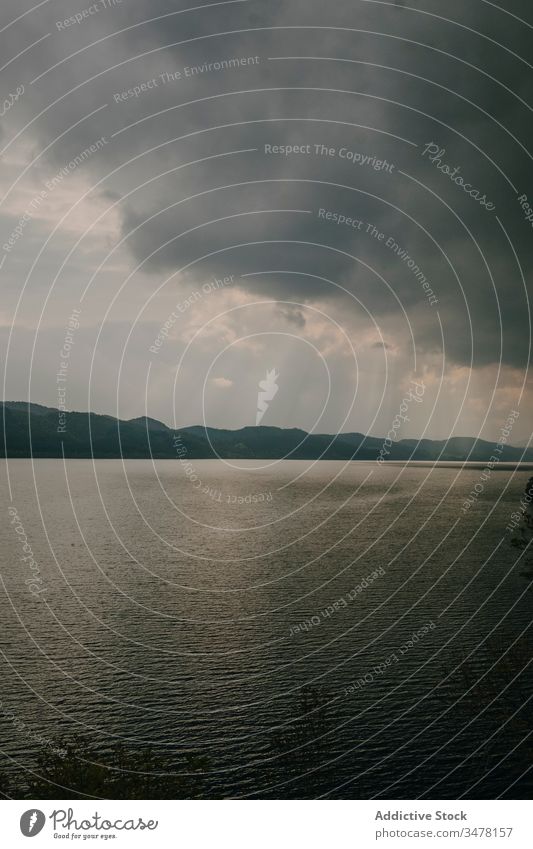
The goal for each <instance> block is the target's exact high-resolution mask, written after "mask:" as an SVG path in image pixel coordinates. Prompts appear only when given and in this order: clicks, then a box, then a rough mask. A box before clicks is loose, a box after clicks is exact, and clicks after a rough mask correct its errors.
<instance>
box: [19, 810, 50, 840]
mask: <svg viewBox="0 0 533 849" xmlns="http://www.w3.org/2000/svg"><path fill="white" fill-rule="evenodd" d="M45 822H46V817H45V815H44V814H43V812H42V811H39V810H37V808H30V810H29V811H25V812H24V813H23V814H22V816H21V818H20V830H21V832H22V833H23V835H24V837H35V835H36V834H39V832H40V831H42V829H43V826H44V824H45Z"/></svg>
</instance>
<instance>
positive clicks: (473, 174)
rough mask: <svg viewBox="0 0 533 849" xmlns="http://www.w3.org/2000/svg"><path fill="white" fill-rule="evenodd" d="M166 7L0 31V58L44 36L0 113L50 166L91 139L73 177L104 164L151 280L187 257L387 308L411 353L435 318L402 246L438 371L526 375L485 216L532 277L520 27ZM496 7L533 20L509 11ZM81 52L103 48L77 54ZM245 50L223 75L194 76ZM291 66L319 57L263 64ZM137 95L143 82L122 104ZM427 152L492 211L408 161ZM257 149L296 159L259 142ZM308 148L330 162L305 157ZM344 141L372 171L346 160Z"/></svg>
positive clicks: (506, 254)
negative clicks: (442, 358) (435, 153)
mask: <svg viewBox="0 0 533 849" xmlns="http://www.w3.org/2000/svg"><path fill="white" fill-rule="evenodd" d="M191 5H192V4H191ZM182 8H186V5H185V4H184V5H183V7H182ZM178 11H180V10H177V9H175V8H174V7H173V6H172V5H170V4H168V3H164V2H156V3H153V2H150V3H148V2H142V3H135V4H133V3H132V4H131V5H130V4H128V3H127V0H123V3H122V5H121V7H117V9H112V10H109V11H104V10H102V11H99V12H98V14H94V15H93V16H92V17H91V18H90V19H87V20H83V21H82V22H81V23H77V24H75V25H73V26H70V27H69V28H67V29H66V30H61V31H59V30H58V27H57V22H58V21H60V20H61V19H62V18H63V17H64V18H67V17H68V16H69V15H72V14H73V12H74V10H73V9H72V8H71V7H70V4H67V3H63V4H54V5H53V7H52V6H51V4H47V5H45V6H43V7H42V8H40V9H39V10H37V11H36V12H34V13H32V14H30V15H28V16H27V17H26V18H24V19H23V20H22V21H21V22H20V24H17V25H16V26H15V27H12V28H11V29H10V30H9V45H10V55H15V54H16V53H17V52H18V51H19V50H22V49H24V47H25V46H27V45H28V44H29V43H32V42H33V41H35V40H36V39H38V38H39V37H40V36H42V35H43V34H45V33H46V32H50V33H51V36H50V37H49V38H47V39H45V40H44V41H42V43H41V44H40V45H39V46H38V47H37V48H35V49H34V50H32V51H31V52H29V53H27V54H25V58H24V63H23V64H21V63H20V62H14V63H13V64H12V65H11V66H10V67H9V69H8V70H7V71H6V73H7V77H6V79H8V80H9V81H10V82H11V84H12V85H15V84H16V82H17V80H18V81H19V82H20V81H21V80H23V81H24V84H25V85H26V86H27V92H26V94H25V97H24V99H23V101H22V103H21V104H20V107H19V108H18V110H17V112H16V114H15V110H13V118H14V119H16V122H17V124H18V125H19V126H21V122H22V119H23V118H24V119H25V120H32V124H31V127H30V128H28V130H27V131H26V132H25V134H24V136H23V137H24V138H26V137H27V138H28V139H30V140H31V141H32V142H33V144H34V149H35V151H38V150H40V149H43V148H44V147H46V146H47V145H49V144H50V143H51V142H53V141H54V139H56V138H57V137H58V136H61V134H64V135H62V137H61V138H60V139H59V140H58V141H55V142H54V143H53V144H52V145H51V147H50V148H49V149H48V151H47V152H46V154H45V157H46V161H47V162H51V163H53V164H54V165H55V166H58V167H59V166H60V165H62V164H64V163H65V162H66V161H68V160H69V158H71V157H73V156H75V155H76V154H77V153H78V152H79V151H80V150H83V148H85V147H86V145H87V143H88V142H91V141H92V140H93V139H96V138H98V137H100V136H106V137H107V139H108V140H109V141H108V144H107V145H106V147H105V150H103V151H102V153H101V155H98V156H95V157H94V158H93V159H92V160H91V161H90V162H88V163H87V166H86V168H87V171H88V172H89V173H91V174H92V177H93V179H94V180H95V181H96V180H100V179H102V178H103V177H106V175H108V174H110V173H111V172H112V171H115V169H118V170H117V171H116V172H115V173H114V174H112V175H111V176H109V177H107V178H106V180H105V181H104V182H103V183H102V186H101V189H100V191H101V192H102V195H105V197H106V198H109V199H110V201H113V200H115V199H116V198H118V197H121V198H122V199H123V200H122V202H121V204H120V207H119V209H120V215H121V220H122V234H123V237H124V238H125V240H126V244H127V246H128V249H129V250H130V252H131V255H132V258H133V259H134V261H135V263H142V267H143V270H144V271H149V272H151V273H152V274H153V275H154V285H156V284H157V285H159V282H160V281H161V280H162V279H163V278H164V277H165V276H167V275H171V274H172V273H173V272H175V271H176V270H177V269H180V268H182V267H184V266H189V265H190V264H191V263H194V266H193V267H194V269H195V273H198V275H199V276H201V277H208V276H210V275H213V274H214V275H217V274H221V273H223V272H224V271H226V270H227V271H228V272H231V273H235V274H236V275H237V276H239V280H240V283H239V285H241V286H243V287H245V288H247V289H249V290H250V291H253V292H258V293H260V294H262V295H264V294H267V295H269V296H271V297H275V298H280V299H285V300H294V301H296V302H305V303H308V302H314V301H324V300H328V299H329V300H335V301H336V302H337V303H342V302H344V301H345V302H346V305H347V306H346V309H360V310H361V311H362V312H364V311H365V310H367V311H368V312H369V313H370V314H371V315H372V316H374V317H375V318H376V319H377V320H379V319H380V317H383V316H390V315H394V314H396V315H397V317H398V325H399V327H400V326H404V325H406V321H407V320H408V321H411V322H413V325H414V328H415V334H416V341H417V345H418V346H419V348H420V350H421V351H422V352H424V351H425V352H434V351H439V350H440V349H441V347H442V343H441V334H440V328H439V323H438V320H437V317H436V310H435V308H434V307H432V306H431V305H430V304H429V303H428V299H427V297H426V294H425V291H424V290H423V289H422V287H421V285H420V283H419V280H418V279H416V277H415V276H414V275H413V272H412V270H411V269H410V268H409V266H408V264H407V261H405V259H404V258H402V256H399V255H398V254H400V253H401V252H403V254H407V255H408V256H409V258H412V261H413V262H414V263H415V264H416V266H417V268H418V269H419V270H420V271H421V273H423V274H424V276H425V278H427V280H428V281H429V283H430V285H431V289H432V291H433V292H434V293H435V296H436V297H437V298H438V313H439V315H440V319H441V321H442V325H443V333H444V344H445V350H446V356H447V357H448V358H449V360H450V361H451V362H457V363H460V364H470V362H471V361H472V356H473V357H474V364H475V365H478V366H481V365H485V364H487V363H494V362H498V361H499V360H500V357H501V358H502V359H503V361H504V362H505V363H507V364H509V365H513V366H517V367H522V366H524V365H525V363H526V361H527V356H528V344H529V336H528V334H529V328H528V320H529V316H528V309H527V301H526V297H525V292H524V287H523V285H522V282H521V279H520V272H519V269H518V266H517V264H516V261H515V258H514V255H513V249H512V248H511V247H510V246H509V243H508V242H507V239H506V237H505V235H504V231H503V228H502V226H501V225H503V227H505V229H506V230H507V231H508V232H509V233H510V234H511V237H512V240H513V245H514V249H515V250H516V252H517V254H518V255H519V257H520V260H521V262H522V265H523V267H524V269H525V273H526V277H527V280H528V281H529V279H530V274H531V271H530V269H531V261H532V259H533V256H532V240H531V229H530V227H529V225H528V224H526V223H525V222H524V221H523V215H522V213H521V210H520V208H519V205H518V203H517V199H516V194H519V195H520V194H522V193H523V192H525V193H527V192H528V187H529V186H530V185H531V175H532V172H533V169H532V167H531V157H530V154H529V153H528V151H527V148H528V143H529V139H530V137H531V134H532V131H533V121H532V119H531V114H532V113H531V106H530V105H529V99H530V95H529V91H530V88H531V85H530V84H531V74H532V70H531V67H530V66H529V65H528V62H529V61H530V59H531V50H530V44H531V34H532V30H531V28H530V27H529V26H528V25H526V24H524V23H521V22H520V21H519V20H517V19H516V18H515V17H513V16H512V15H511V14H506V13H505V12H504V11H498V10H497V9H496V8H495V7H494V6H493V5H491V4H488V3H485V2H482V0H476V2H472V3H468V4H464V3H459V2H453V3H449V2H446V3H444V2H442V0H433V2H430V3H428V2H425V3H423V4H422V3H418V2H413V3H410V4H409V7H407V6H406V4H405V3H398V2H397V3H394V4H387V3H372V2H365V3H363V2H360V3H355V4H354V3H353V2H340V1H339V0H337V2H333V3H330V4H327V5H325V4H323V3H319V2H318V1H317V0H316V2H315V0H295V2H276V3H273V2H271V0H269V2H266V1H265V2H248V3H228V4H220V5H211V4H206V8H205V9H203V10H198V11H193V12H186V13H183V14H175V13H176V12H178ZM508 11H509V12H512V13H513V14H515V15H519V16H522V17H525V16H527V15H528V14H529V12H528V6H527V4H525V3H518V2H517V3H514V4H513V5H512V7H510V8H509V9H508ZM18 14H20V6H19V4H18V3H15V2H14V0H9V2H7V3H5V4H4V6H3V11H2V15H3V17H4V19H5V20H9V19H10V18H11V17H16V16H17V15H18ZM148 19H150V22H149V23H142V22H143V21H145V20H148ZM445 19H448V20H445ZM453 21H455V22H456V23H455V24H454V23H453ZM141 24H142V25H141ZM123 28H126V31H124V32H122V33H118V34H117V35H113V33H115V32H116V31H118V30H121V29H123ZM475 31H479V33H480V34H477V33H476V32H475ZM4 35H5V34H4ZM90 42H99V43H95V44H94V46H92V47H91V48H89V49H85V48H86V45H87V44H89V43H90ZM77 51H78V52H77ZM76 52H77V55H76V56H73V58H70V59H68V60H66V61H62V60H63V59H65V57H67V56H69V55H70V54H73V53H76ZM256 56H258V57H259V62H258V63H257V64H254V63H253V62H250V64H248V65H246V66H242V67H239V68H238V69H236V68H228V69H224V70H221V71H217V70H213V69H211V70H209V68H208V67H206V66H209V63H212V64H213V63H215V62H220V61H222V60H226V61H227V60H229V59H231V58H234V57H250V59H251V58H252V57H256ZM287 56H288V57H322V59H318V58H315V59H305V58H303V59H299V58H290V59H279V60H277V61H273V60H269V57H287ZM331 57H333V58H334V59H335V61H330V58H331ZM520 57H523V60H522V59H521V58H520ZM339 59H341V60H346V61H338V60H339ZM58 62H59V63H60V64H59V65H58V67H56V68H55V69H52V70H50V71H49V72H47V73H44V72H46V71H47V69H48V68H51V66H53V65H55V64H57V63H58ZM202 67H204V68H205V70H204V71H198V72H197V73H195V74H194V75H193V76H187V72H186V70H185V69H186V68H202ZM43 73H44V76H42V77H41V78H40V79H38V80H37V81H36V82H35V83H34V84H33V85H29V82H30V80H31V79H33V78H34V77H35V76H37V75H39V74H43ZM177 73H179V74H180V75H181V76H180V77H179V78H176V79H175V78H174V77H175V76H176V74H177ZM165 75H167V77H169V79H166V78H165ZM150 81H153V82H152V84H151V87H149V86H150ZM134 86H140V87H142V86H145V88H144V90H142V91H140V92H139V94H138V96H135V95H130V94H128V92H131V90H132V89H133V87H134ZM251 90H252V91H251ZM69 91H70V92H71V93H68V92H69ZM243 91H246V92H248V93H239V94H237V93H236V92H243ZM59 98H61V99H60V100H59V102H58V103H57V104H56V105H54V106H52V107H50V108H48V109H47V110H46V111H45V112H44V114H43V115H42V116H40V117H39V118H37V119H35V115H36V114H37V113H38V112H40V111H41V110H42V109H45V108H46V107H47V105H48V104H51V103H52V102H53V101H55V100H58V99H59ZM194 101H197V102H194ZM523 101H524V102H523ZM99 107H103V108H102V109H100V111H98V112H96V113H95V114H93V115H92V116H91V117H90V118H88V119H87V120H81V119H82V118H83V117H84V116H87V115H89V114H90V113H92V112H94V110H97V109H98V108H99ZM158 113H161V114H158ZM77 122H79V123H78V124H77V126H73V125H75V124H76V123H77ZM136 122H140V123H137V124H136V125H135V123H136ZM129 125H135V126H131V128H129V129H124V128H125V127H128V126H129ZM228 125H233V126H228ZM214 128H218V129H214ZM119 131H122V132H119ZM117 132H119V134H118V135H115V136H114V137H113V135H114V134H115V133H117ZM176 139H179V141H175V140H176ZM430 142H434V143H435V145H437V146H438V147H439V148H441V149H444V150H445V153H444V154H443V155H442V161H443V163H446V164H448V165H449V166H450V168H452V169H453V168H455V167H456V166H457V167H459V168H460V173H461V174H462V175H464V178H465V180H466V181H467V182H468V183H469V184H471V185H472V186H474V187H476V188H479V191H480V195H485V196H486V197H487V198H489V199H490V200H491V201H493V202H494V204H495V207H496V209H495V211H492V212H491V211H488V210H487V209H485V208H484V207H482V206H480V204H479V203H478V202H477V201H476V200H474V199H472V198H471V197H469V196H467V195H466V194H465V193H464V192H463V191H462V190H461V188H460V187H458V186H457V185H456V184H454V183H452V182H451V180H450V179H449V177H447V176H446V175H445V174H443V173H442V171H440V170H438V168H437V167H436V166H435V165H432V164H431V163H430V162H429V160H428V157H427V156H426V157H424V156H422V151H423V150H424V147H425V145H426V144H428V143H430ZM265 145H271V146H275V145H285V146H286V145H292V146H300V147H305V148H306V151H307V150H310V151H311V152H310V153H307V152H306V153H294V154H291V155H289V156H284V155H283V153H281V154H267V153H265ZM315 145H324V146H325V147H326V148H328V149H334V150H335V154H334V155H332V156H328V155H327V154H320V155H316V153H315ZM154 148H156V149H155V150H154ZM343 148H345V149H346V151H347V152H350V151H351V152H353V153H354V154H357V156H359V157H360V161H362V160H363V158H364V157H366V163H368V162H369V161H370V160H371V159H372V157H375V159H374V165H372V164H352V162H351V161H350V160H349V159H347V158H346V156H340V155H339V152H340V151H341V150H342V149H343ZM235 151H246V152H235ZM197 160H203V161H202V162H197V164H195V165H187V164H186V163H188V162H194V161H197ZM376 162H388V163H390V165H392V168H391V169H390V170H386V169H385V168H384V169H383V170H379V169H377V168H376V167H375V163H376ZM166 172H168V173H166ZM400 172H403V173H400ZM161 175H162V176H161ZM417 181H419V182H417ZM143 183H146V185H145V186H143V187H141V184H143ZM419 183H421V184H422V185H420V184H419ZM236 184H241V185H236ZM432 193H435V195H437V196H435V195H434V194H432ZM192 196H195V197H194V198H192ZM189 197H191V198H192V199H191V200H187V201H184V199H185V198H189ZM448 206H449V207H450V208H448ZM280 210H281V211H280ZM283 210H299V211H298V212H288V211H283ZM321 210H323V211H325V213H327V212H330V213H335V214H336V215H337V220H334V219H332V218H330V219H329V220H328V219H327V218H326V217H325V214H324V215H322V216H321V214H320V211H321ZM338 216H344V217H345V218H349V219H352V220H356V221H359V222H361V227H355V226H353V225H352V224H346V223H342V224H341V223H338ZM498 219H499V220H498ZM499 221H501V224H500V223H499ZM370 225H374V227H375V228H376V231H377V232H379V233H382V234H383V238H382V239H380V238H379V237H376V236H375V235H374V234H373V233H374V231H373V230H371V231H369V226H370ZM186 231H190V232H188V233H187V232H186ZM389 240H393V242H394V243H395V244H396V245H397V246H398V253H395V251H394V250H393V249H391V248H390V247H388V242H389ZM249 243H255V244H253V245H251V244H249ZM232 246H234V247H232ZM208 254H211V256H208ZM200 257H205V258H204V259H202V260H201V261H199V258H200ZM352 257H356V260H355V261H354V259H353V258H352ZM265 271H268V272H275V273H269V274H260V273H258V272H265ZM282 272H286V273H282ZM491 274H492V279H491ZM240 275H252V276H249V277H242V278H241V277H240ZM320 278H325V279H320ZM382 278H383V279H382ZM335 284H337V285H335ZM176 285H177V284H176ZM350 296H354V297H355V298H356V299H357V301H358V302H359V304H360V306H358V307H355V306H354V302H353V300H352V298H351V297H350ZM295 315H297V313H296V314H295ZM287 318H288V319H289V320H290V321H294V320H295V317H294V315H290V314H287ZM500 337H502V339H503V342H500Z"/></svg>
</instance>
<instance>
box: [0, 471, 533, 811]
mask: <svg viewBox="0 0 533 849" xmlns="http://www.w3.org/2000/svg"><path fill="white" fill-rule="evenodd" d="M0 463H1V464H2V465H1V472H0V474H1V494H2V512H1V514H0V515H1V520H0V551H1V552H2V558H1V578H2V594H3V599H2V604H1V608H0V648H1V650H2V659H1V663H2V692H1V700H2V710H1V712H0V730H1V750H2V761H3V769H5V770H7V771H9V770H17V769H19V766H20V765H22V766H27V765H31V763H32V758H33V757H34V756H35V754H36V752H37V750H38V749H39V743H38V742H37V741H36V736H37V735H39V734H41V735H43V736H45V737H46V738H50V739H52V738H54V737H55V736H56V735H58V734H67V735H70V734H72V735H74V734H76V733H78V732H79V731H85V732H86V731H88V730H90V733H91V735H92V736H93V738H94V739H95V740H97V741H98V743H99V745H100V746H101V749H102V752H105V750H106V747H108V746H110V745H111V744H113V743H114V742H116V741H117V740H118V739H122V740H124V741H126V742H127V743H128V745H131V746H134V747H142V746H145V745H148V744H150V743H152V744H153V745H154V746H155V747H156V748H161V750H162V751H163V750H164V751H166V752H171V753H173V754H174V753H175V755H176V759H177V760H178V759H179V756H180V755H181V754H182V753H184V752H197V753H202V754H204V755H207V757H208V759H209V767H208V776H207V790H206V792H207V793H208V794H210V795H213V796H218V797H241V796H251V797H253V796H256V797H268V796H274V797H278V798H285V797H286V798H293V797H297V798H308V797H317V796H327V797H331V798H358V797H373V796H380V795H381V796H383V797H389V798H402V797H404V798H414V797H418V796H424V795H425V796H427V797H429V798H439V797H440V798H445V797H449V798H455V797H458V796H461V795H462V794H465V795H467V796H468V795H469V796H471V797H473V798H482V797H483V796H488V797H494V796H498V795H500V794H503V795H508V796H510V797H514V798H520V797H526V796H529V795H530V793H531V784H532V782H531V779H530V778H528V775H527V769H528V767H529V766H530V764H531V744H529V747H528V744H527V742H522V741H524V740H525V738H526V737H527V735H528V734H529V733H530V731H531V729H532V727H533V724H532V723H531V719H530V713H531V711H529V712H528V713H527V714H526V713H525V711H524V710H523V709H522V705H523V702H524V701H525V699H527V698H528V697H529V695H530V693H531V680H530V679H528V678H527V677H526V673H523V672H522V671H521V670H522V669H523V667H524V666H525V665H526V664H527V662H528V660H529V659H530V657H531V653H530V651H529V650H528V646H529V643H528V642H527V639H526V638H525V637H524V636H523V635H524V633H525V632H526V631H527V628H528V626H529V625H530V622H531V592H530V588H531V586H532V584H531V583H530V582H529V580H528V579H527V577H524V575H523V574H522V573H524V572H529V571H530V570H531V566H528V565H527V564H524V562H523V558H522V560H520V561H518V562H517V560H518V558H519V557H520V554H521V552H520V551H517V550H516V549H514V548H512V546H511V545H510V543H509V533H508V532H506V525H507V523H508V522H509V520H510V514H511V513H512V512H513V511H514V510H515V509H516V507H517V505H518V502H519V500H520V497H521V495H522V494H523V491H524V487H525V482H526V480H527V478H528V476H529V474H531V473H529V474H528V473H527V472H525V471H512V470H506V469H503V468H501V469H499V470H497V471H496V470H495V471H494V472H493V474H492V476H491V478H490V480H489V481H487V482H486V483H485V484H484V491H483V492H482V493H481V494H480V495H479V497H478V498H477V500H476V501H475V503H474V504H473V505H472V507H471V508H470V509H469V510H468V511H467V512H466V513H463V512H462V510H461V507H462V505H463V502H464V500H465V499H466V497H467V496H468V494H469V493H470V491H471V490H472V489H473V487H474V486H475V485H476V484H477V483H479V481H480V475H481V473H482V467H480V466H476V465H472V466H470V467H467V468H463V469H461V468H460V467H458V466H457V467H456V466H454V465H453V464H450V465H447V466H441V467H439V468H432V467H431V466H429V465H427V466H426V465H424V464H418V465H409V466H405V465H401V464H390V465H385V466H382V467H378V466H377V465H376V464H373V463H348V464H344V463H335V462H318V463H315V464H314V465H312V464H309V463H307V462H299V461H295V462H290V461H283V462H276V463H274V464H272V465H269V466H266V467H264V468H254V465H258V464H254V463H252V462H249V463H248V462H246V463H239V466H240V468H235V467H232V466H230V465H228V464H225V463H223V462H222V461H211V460H204V461H194V463H193V465H194V472H193V473H192V475H191V477H190V479H189V478H187V476H186V475H185V471H184V469H183V468H182V467H181V466H180V464H179V463H178V462H173V461H159V462H156V463H155V464H152V463H151V462H150V461H142V460H140V461H126V462H125V463H122V461H120V460H108V461H96V462H95V463H94V464H93V463H92V462H91V461H87V460H68V461H66V462H65V463H63V462H62V461H60V460H37V461H35V462H33V464H32V462H31V461H30V460H11V461H9V467H8V469H9V478H10V482H11V488H12V493H11V494H12V500H10V499H9V495H8V487H7V475H6V472H7V468H6V463H5V461H0ZM10 508H11V509H16V511H17V515H18V518H19V520H20V523H19V525H18V526H19V527H20V525H22V527H23V529H24V531H25V533H26V534H27V539H28V544H29V545H31V549H32V553H33V556H34V558H35V560H36V561H37V563H38V568H39V573H38V576H37V577H38V578H40V579H41V580H40V582H39V583H37V582H36V581H35V580H34V583H33V584H28V583H25V581H28V580H31V579H32V577H33V579H35V578H36V575H37V573H36V571H35V569H34V572H33V573H32V571H31V569H30V568H29V566H28V561H23V560H21V555H22V554H23V551H22V546H21V540H20V531H19V533H18V534H17V532H16V530H15V525H14V524H12V517H13V514H12V513H11V514H10V513H9V512H8V510H9V509H10ZM32 588H33V589H34V590H35V591H36V590H37V589H39V590H43V591H42V592H39V593H38V594H36V593H32V592H31V589H32ZM413 633H416V634H417V636H416V637H415V638H414V639H412V635H413ZM409 641H410V642H409ZM512 644H513V647H512V649H511V650H510V651H508V652H507V649H508V648H509V646H511V645H512ZM506 652H507V653H506ZM505 653H506V654H505ZM504 654H505V657H503V659H501V660H499V659H500V658H501V657H502V655H504ZM498 661H499V662H498ZM491 667H493V668H492V670H491ZM485 673H487V674H486V675H485ZM481 676H485V677H484V678H482V680H481V681H480V682H479V681H478V679H480V678H481ZM513 679H514V680H513ZM302 688H303V689H302ZM302 693H303V694H304V695H302ZM10 713H12V714H13V715H14V716H15V717H16V718H18V719H19V720H20V721H21V722H23V723H24V726H23V727H22V729H17V728H16V727H15V724H14V721H13V720H12V719H11V718H9V714H10ZM6 714H7V715H6ZM303 715H305V718H302V716H303ZM513 748H514V752H512V754H510V752H511V750H512V749H513ZM289 750H291V751H290V752H289V753H288V751H289Z"/></svg>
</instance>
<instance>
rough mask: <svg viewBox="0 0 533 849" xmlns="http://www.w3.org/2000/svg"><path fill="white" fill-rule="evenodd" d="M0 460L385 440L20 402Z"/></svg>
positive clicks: (262, 455) (419, 450)
mask: <svg viewBox="0 0 533 849" xmlns="http://www.w3.org/2000/svg"><path fill="white" fill-rule="evenodd" d="M0 412H1V413H2V416H3V419H4V420H5V429H4V427H1V428H0V457H6V456H7V457H13V458H15V457H36V458H39V457H41V458H43V457H51V458H52V457H62V456H63V455H64V456H65V457H70V458H80V459H83V458H90V457H94V458H97V459H112V458H117V457H124V458H127V459H147V458H150V457H153V458H154V459H157V460H161V459H179V458H181V459H182V460H183V459H191V460H193V459H196V460H199V459H207V458H213V457H217V456H218V457H223V458H224V459H235V460H237V459H238V460H244V459H249V460H268V459H282V458H287V459H292V460H316V459H324V460H376V459H377V457H378V455H379V452H380V450H381V449H382V448H383V442H384V440H383V438H379V437H375V436H365V435H364V434H362V433H340V434H337V435H328V434H309V433H307V432H306V431H304V430H300V429H298V428H279V427H265V426H262V425H261V426H253V425H250V426H249V427H243V428H240V429H238V430H224V429H220V428H211V427H204V426H203V425H193V426H191V427H185V428H179V429H177V430H174V429H172V428H169V427H168V426H167V425H166V424H164V423H163V422H160V421H157V419H152V418H150V417H147V416H140V417H138V418H135V419H130V420H128V421H123V420H121V419H116V418H114V417H113V416H108V415H100V414H98V413H77V412H72V413H65V414H64V417H63V418H62V423H64V431H63V432H59V433H58V424H59V411H58V410H56V409H55V408H53V407H45V406H42V405H40V404H28V403H26V402H25V401H5V402H3V403H0ZM495 448H496V444H495V443H493V442H487V441H485V440H482V439H476V438H473V437H451V438H450V439H448V440H432V439H420V440H416V439H402V440H399V441H398V442H395V443H393V444H392V447H391V449H390V454H389V455H388V457H387V460H427V461H434V460H448V461H456V462H462V461H464V460H469V461H477V462H487V461H488V460H490V458H491V456H492V455H493V454H494V450H495ZM498 457H499V459H500V460H501V461H502V462H517V461H520V460H521V461H523V462H532V461H533V448H529V449H522V448H515V447H513V446H512V445H506V446H504V448H503V450H502V452H501V454H498Z"/></svg>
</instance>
